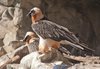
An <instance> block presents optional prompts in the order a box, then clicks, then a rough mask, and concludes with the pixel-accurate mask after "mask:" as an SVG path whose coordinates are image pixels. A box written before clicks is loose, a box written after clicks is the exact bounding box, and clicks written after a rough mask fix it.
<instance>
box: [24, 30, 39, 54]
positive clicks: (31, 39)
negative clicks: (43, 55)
mask: <svg viewBox="0 0 100 69" xmlns="http://www.w3.org/2000/svg"><path fill="white" fill-rule="evenodd" d="M22 41H23V42H25V45H26V46H27V47H28V50H29V53H31V52H34V51H38V45H39V38H38V37H37V36H36V34H35V33H34V32H31V31H28V32H27V33H26V34H25V37H24V38H23V40H22Z"/></svg>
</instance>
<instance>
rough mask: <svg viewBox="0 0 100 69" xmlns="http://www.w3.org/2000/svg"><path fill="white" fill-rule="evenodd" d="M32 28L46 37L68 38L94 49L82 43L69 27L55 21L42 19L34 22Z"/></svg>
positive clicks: (54, 38)
mask: <svg viewBox="0 0 100 69" xmlns="http://www.w3.org/2000/svg"><path fill="white" fill-rule="evenodd" d="M32 29H33V31H34V32H35V33H36V34H37V35H38V36H40V37H42V38H44V39H52V40H55V41H62V40H67V41H69V42H71V43H73V44H76V45H79V46H81V47H83V48H85V49H87V50H90V51H94V50H92V49H91V48H88V47H87V46H85V45H83V44H80V43H79V39H78V38H77V37H76V36H75V35H74V34H73V33H72V32H70V31H69V30H68V29H67V28H65V27H63V26H60V25H58V24H56V23H54V22H51V21H48V20H40V21H38V22H36V23H35V24H32ZM71 45H72V44H71Z"/></svg>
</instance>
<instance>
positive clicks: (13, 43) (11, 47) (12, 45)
mask: <svg viewBox="0 0 100 69" xmlns="http://www.w3.org/2000/svg"><path fill="white" fill-rule="evenodd" d="M24 44H25V43H24V42H22V41H17V40H16V41H11V42H10V43H9V44H8V45H7V46H3V48H4V50H5V51H6V52H7V53H9V52H12V51H14V50H16V49H17V48H19V47H21V46H22V45H24Z"/></svg>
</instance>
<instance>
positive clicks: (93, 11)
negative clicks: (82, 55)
mask: <svg viewBox="0 0 100 69" xmlns="http://www.w3.org/2000/svg"><path fill="white" fill-rule="evenodd" d="M34 6H37V7H40V8H41V9H42V10H43V12H44V13H45V15H46V16H47V17H48V18H49V20H52V21H54V22H56V23H58V24H60V25H63V26H65V27H67V28H68V29H69V30H71V31H72V32H74V33H76V34H78V35H79V39H80V40H81V41H82V42H84V43H86V44H88V45H89V47H91V48H93V49H95V50H96V51H95V54H96V55H100V53H99V52H100V36H99V35H100V31H99V26H100V23H99V22H100V19H99V18H100V13H99V12H100V1H99V0H4V1H3V0H0V46H3V45H7V44H9V42H10V41H13V40H18V39H21V38H23V36H24V35H25V33H26V31H29V30H32V29H31V20H30V19H29V18H28V17H26V14H27V13H28V12H29V10H30V9H31V8H32V7H34Z"/></svg>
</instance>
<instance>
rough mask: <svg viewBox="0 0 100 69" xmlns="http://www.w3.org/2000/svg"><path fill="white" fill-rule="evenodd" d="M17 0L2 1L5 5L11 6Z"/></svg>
mask: <svg viewBox="0 0 100 69" xmlns="http://www.w3.org/2000/svg"><path fill="white" fill-rule="evenodd" d="M14 1H15V0H1V1H0V3H1V4H3V5H5V6H11V5H13V3H14Z"/></svg>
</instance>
